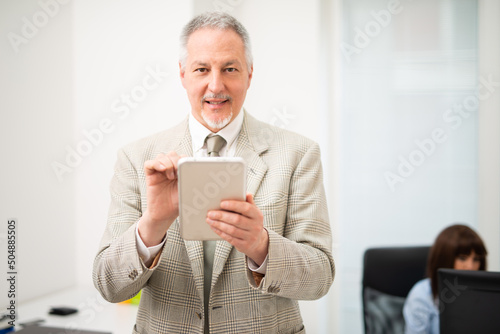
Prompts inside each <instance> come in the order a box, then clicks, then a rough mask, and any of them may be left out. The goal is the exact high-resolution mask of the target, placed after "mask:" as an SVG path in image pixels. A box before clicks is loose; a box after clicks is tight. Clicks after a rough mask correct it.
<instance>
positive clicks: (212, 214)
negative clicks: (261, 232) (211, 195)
mask: <svg viewBox="0 0 500 334" xmlns="http://www.w3.org/2000/svg"><path fill="white" fill-rule="evenodd" d="M207 219H210V220H212V221H215V222H220V223H225V224H229V225H233V226H238V227H239V228H242V227H244V226H245V223H246V222H247V221H248V218H246V217H244V216H242V215H240V214H239V213H235V212H229V211H222V210H212V211H209V212H208V214H207Z"/></svg>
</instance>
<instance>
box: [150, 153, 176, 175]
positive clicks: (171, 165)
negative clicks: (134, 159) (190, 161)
mask: <svg viewBox="0 0 500 334" xmlns="http://www.w3.org/2000/svg"><path fill="white" fill-rule="evenodd" d="M179 159H180V156H179V155H178V154H177V153H176V152H173V151H171V152H168V153H167V154H164V153H160V154H158V155H157V156H156V158H155V159H154V160H148V161H146V162H145V163H144V169H145V172H146V175H151V174H153V173H155V172H164V173H165V175H166V176H167V178H168V179H170V180H173V179H175V178H176V177H177V163H178V161H179Z"/></svg>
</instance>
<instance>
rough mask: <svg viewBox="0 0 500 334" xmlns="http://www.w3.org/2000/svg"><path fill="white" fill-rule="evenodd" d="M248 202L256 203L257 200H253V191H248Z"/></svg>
mask: <svg viewBox="0 0 500 334" xmlns="http://www.w3.org/2000/svg"><path fill="white" fill-rule="evenodd" d="M247 202H248V203H250V204H253V205H255V202H254V200H253V195H252V194H251V193H247Z"/></svg>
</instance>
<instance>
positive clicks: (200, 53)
mask: <svg viewBox="0 0 500 334" xmlns="http://www.w3.org/2000/svg"><path fill="white" fill-rule="evenodd" d="M187 51H188V56H187V59H186V64H185V68H184V69H183V68H182V67H181V65H180V64H179V67H180V75H181V81H182V85H183V86H184V88H185V89H186V91H187V94H188V98H189V102H190V104H191V112H192V114H193V116H194V117H195V118H196V119H197V120H198V121H199V122H200V123H201V124H203V125H204V126H205V127H206V128H208V129H210V131H212V132H217V131H219V130H220V129H222V128H223V127H225V126H226V125H227V124H229V123H230V122H231V121H232V120H233V119H234V118H235V117H236V116H237V115H238V113H239V112H240V110H241V107H242V106H243V101H245V96H246V92H247V89H248V87H250V81H251V80H252V70H250V72H249V71H248V67H247V63H246V58H245V48H244V45H243V41H242V39H241V37H240V36H239V35H238V34H237V33H235V32H234V31H232V30H218V29H210V28H204V29H199V30H197V31H195V32H194V33H193V34H191V36H190V37H189V39H188V43H187Z"/></svg>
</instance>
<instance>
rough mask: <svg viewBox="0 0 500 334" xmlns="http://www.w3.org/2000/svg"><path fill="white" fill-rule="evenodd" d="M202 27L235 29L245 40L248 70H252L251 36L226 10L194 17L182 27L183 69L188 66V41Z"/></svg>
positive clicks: (181, 50)
mask: <svg viewBox="0 0 500 334" xmlns="http://www.w3.org/2000/svg"><path fill="white" fill-rule="evenodd" d="M202 28H212V29H219V30H228V29H229V30H233V31H234V32H235V33H237V34H238V36H240V37H241V40H242V41H243V46H244V47H245V58H246V62H247V67H248V71H249V72H250V70H251V68H252V64H253V57H252V51H251V48H250V36H249V35H248V32H247V30H246V29H245V27H244V26H243V25H242V24H241V23H240V22H239V21H238V20H236V19H235V18H234V17H233V16H231V15H229V14H227V13H224V12H219V11H217V12H207V13H203V14H200V15H198V16H196V17H194V18H193V19H192V20H191V21H189V22H188V24H186V25H185V26H184V29H182V33H181V38H180V42H181V45H180V54H179V62H180V63H181V67H182V69H184V68H185V66H186V60H187V57H188V51H187V43H188V39H189V37H190V36H191V34H192V33H194V32H195V31H197V30H199V29H202Z"/></svg>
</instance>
